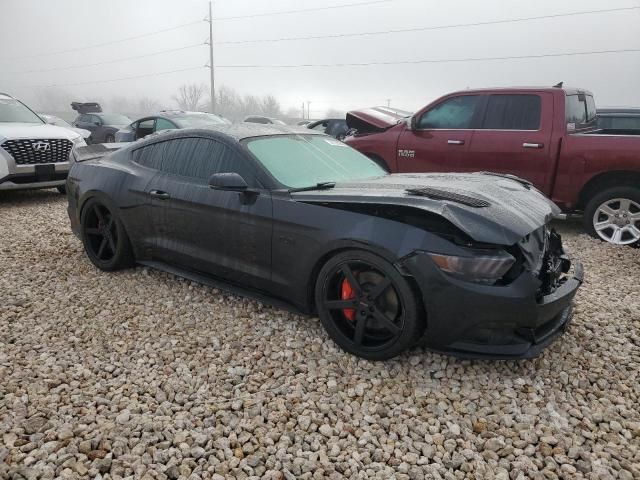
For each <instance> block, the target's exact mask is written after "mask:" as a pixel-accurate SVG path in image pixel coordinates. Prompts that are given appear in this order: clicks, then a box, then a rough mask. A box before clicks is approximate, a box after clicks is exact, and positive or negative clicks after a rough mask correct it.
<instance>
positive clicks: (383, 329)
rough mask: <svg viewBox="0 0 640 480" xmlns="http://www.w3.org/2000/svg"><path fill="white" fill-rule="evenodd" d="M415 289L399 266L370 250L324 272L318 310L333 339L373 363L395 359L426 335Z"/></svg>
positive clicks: (344, 257) (347, 255) (335, 261)
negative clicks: (421, 335)
mask: <svg viewBox="0 0 640 480" xmlns="http://www.w3.org/2000/svg"><path fill="white" fill-rule="evenodd" d="M418 303H419V302H418V301H417V299H416V296H415V294H414V291H413V289H412V288H411V286H410V285H409V283H408V282H407V280H405V279H404V278H403V277H402V275H400V273H399V272H398V271H397V270H396V269H395V267H394V266H393V265H391V264H390V263H388V262H387V261H385V260H383V259H382V258H380V257H377V256H376V255H373V254H370V253H368V252H364V251H349V252H344V253H341V254H339V255H337V256H336V257H333V258H332V259H331V260H329V262H327V264H326V265H325V266H324V267H323V268H322V270H321V271H320V274H319V276H318V281H317V285H316V307H317V310H318V314H319V316H320V320H321V322H322V324H323V326H324V328H325V329H326V330H327V333H328V334H329V336H331V338H332V339H333V340H334V341H335V342H336V343H337V344H338V345H339V346H340V347H342V348H343V349H344V350H346V351H348V352H350V353H353V354H354V355H357V356H359V357H363V358H367V359H370V360H384V359H388V358H392V357H394V356H396V355H398V354H399V353H401V352H402V351H404V350H406V349H407V348H409V347H411V346H412V345H413V344H414V343H415V342H416V341H417V340H418V338H419V337H420V334H421V333H422V330H423V321H422V316H421V315H420V311H419V308H418Z"/></svg>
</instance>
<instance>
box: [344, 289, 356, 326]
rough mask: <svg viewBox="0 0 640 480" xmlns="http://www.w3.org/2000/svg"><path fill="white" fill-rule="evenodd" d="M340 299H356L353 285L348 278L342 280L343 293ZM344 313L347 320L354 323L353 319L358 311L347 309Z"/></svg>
mask: <svg viewBox="0 0 640 480" xmlns="http://www.w3.org/2000/svg"><path fill="white" fill-rule="evenodd" d="M340 297H341V298H342V300H351V299H353V298H355V297H356V295H355V293H354V292H353V288H352V287H351V284H350V283H349V281H348V280H347V279H346V278H345V279H344V280H342V291H341V293H340ZM342 313H343V314H344V316H345V317H346V318H347V320H349V321H351V322H353V319H354V317H355V315H356V310H355V308H345V309H343V310H342Z"/></svg>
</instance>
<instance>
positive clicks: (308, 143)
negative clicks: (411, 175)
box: [245, 135, 387, 188]
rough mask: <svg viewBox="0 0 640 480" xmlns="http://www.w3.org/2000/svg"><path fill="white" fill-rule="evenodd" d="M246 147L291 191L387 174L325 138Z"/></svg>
mask: <svg viewBox="0 0 640 480" xmlns="http://www.w3.org/2000/svg"><path fill="white" fill-rule="evenodd" d="M245 145H246V146H247V148H248V149H249V151H250V152H251V153H253V154H254V155H255V156H256V158H257V159H258V160H259V161H260V163H262V165H264V167H265V168H266V169H267V170H268V171H269V172H270V173H271V175H273V176H274V177H275V178H276V180H278V181H279V182H280V183H282V184H283V185H285V186H286V187H288V188H304V187H311V186H313V185H315V184H317V183H322V182H348V181H353V180H362V179H365V178H372V177H380V176H383V175H386V174H387V172H385V171H384V170H383V169H382V168H381V167H380V166H379V165H378V164H377V163H375V162H374V161H373V160H370V159H369V158H368V157H366V156H364V155H362V154H361V153H360V152H358V151H356V150H354V149H353V148H351V147H349V146H348V145H346V144H344V143H342V142H341V141H339V140H336V139H334V138H331V137H326V136H323V135H322V136H321V135H286V136H285V135H282V136H273V137H259V138H254V139H249V140H247V141H246V142H245Z"/></svg>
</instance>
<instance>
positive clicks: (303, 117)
mask: <svg viewBox="0 0 640 480" xmlns="http://www.w3.org/2000/svg"><path fill="white" fill-rule="evenodd" d="M304 119H305V116H304V102H302V120H304Z"/></svg>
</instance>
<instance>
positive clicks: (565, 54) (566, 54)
mask: <svg viewBox="0 0 640 480" xmlns="http://www.w3.org/2000/svg"><path fill="white" fill-rule="evenodd" d="M632 52H640V49H623V50H599V51H588V52H563V53H546V54H540V55H513V56H506V57H476V58H446V59H445V58H443V59H434V60H403V61H392V62H363V63H300V64H295V65H217V66H216V68H304V67H368V66H373V65H417V64H421V63H456V62H481V61H490V60H516V59H524V58H547V57H571V56H577V55H603V54H607V53H632Z"/></svg>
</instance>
